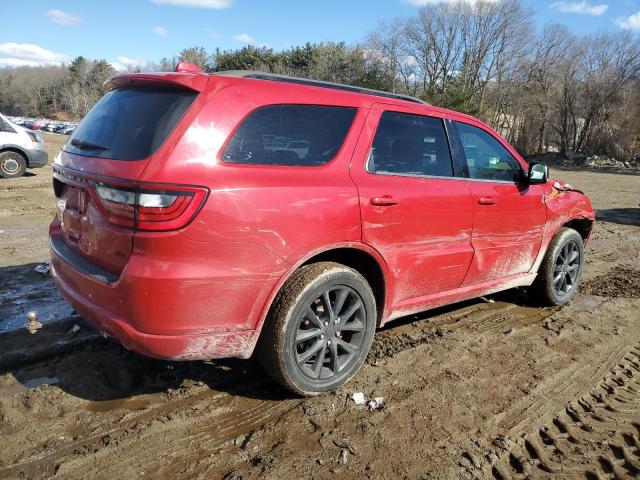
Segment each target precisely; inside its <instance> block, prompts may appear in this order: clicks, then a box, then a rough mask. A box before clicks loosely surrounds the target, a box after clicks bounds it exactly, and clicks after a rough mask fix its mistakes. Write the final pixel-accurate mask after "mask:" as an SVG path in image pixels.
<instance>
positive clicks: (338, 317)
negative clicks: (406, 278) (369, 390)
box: [257, 262, 376, 395]
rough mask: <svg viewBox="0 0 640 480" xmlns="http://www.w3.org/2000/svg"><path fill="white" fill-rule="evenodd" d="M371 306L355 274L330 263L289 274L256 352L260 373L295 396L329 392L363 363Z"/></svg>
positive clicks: (366, 286) (372, 314)
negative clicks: (261, 368) (265, 374)
mask: <svg viewBox="0 0 640 480" xmlns="http://www.w3.org/2000/svg"><path fill="white" fill-rule="evenodd" d="M375 328H376V304H375V298H374V295H373V291H372V290H371V287H370V286H369V284H368V282H367V281H366V280H365V279H364V277H362V275H360V274H359V273H358V272H357V271H355V270H353V269H351V268H349V267H346V266H344V265H341V264H338V263H333V262H321V263H315V264H311V265H306V266H304V267H302V268H300V269H299V270H298V271H297V272H295V273H294V274H293V275H292V276H291V278H290V279H289V280H287V282H286V283H285V285H284V286H283V287H282V289H281V291H280V293H279V294H278V295H277V297H276V299H275V300H274V304H273V306H272V308H271V312H270V314H269V317H268V318H267V320H266V322H265V325H264V327H263V330H262V334H261V336H260V341H259V343H258V347H257V353H258V358H259V360H260V363H261V364H262V367H263V369H264V370H265V371H266V372H267V373H268V374H269V376H271V377H272V378H273V379H274V380H276V381H277V382H278V383H280V384H281V385H283V386H284V387H286V388H288V389H289V390H291V391H292V392H294V393H297V394H299V395H316V394H318V393H321V392H326V391H330V390H334V389H335V388H337V387H338V386H340V385H341V384H343V383H344V382H346V381H347V380H349V378H351V377H352V376H353V375H354V374H355V373H356V372H357V371H358V369H359V368H360V367H361V366H362V364H363V363H364V360H365V358H366V356H367V353H368V351H369V347H370V346H371V342H372V340H373V334H374V332H375Z"/></svg>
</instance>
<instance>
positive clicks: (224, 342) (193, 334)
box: [50, 64, 595, 395]
mask: <svg viewBox="0 0 640 480" xmlns="http://www.w3.org/2000/svg"><path fill="white" fill-rule="evenodd" d="M177 70H178V72H180V73H177V74H175V73H158V74H151V73H136V74H126V75H120V76H116V77H114V78H112V79H111V80H110V81H109V82H108V84H107V88H108V93H107V94H106V95H105V96H104V97H103V98H102V99H101V100H100V101H99V102H98V103H97V104H96V105H95V106H94V108H93V109H92V110H91V111H90V112H89V113H88V114H87V115H86V117H85V118H84V120H83V121H82V123H81V124H80V125H79V126H78V128H77V129H76V130H75V131H74V133H73V135H72V136H71V137H70V138H69V140H68V141H67V143H66V144H65V146H64V147H63V148H62V150H61V152H60V154H59V155H58V156H57V157H56V159H55V162H54V182H53V187H54V192H55V196H56V197H57V202H56V204H57V207H58V211H57V214H56V216H55V219H54V220H53V222H52V224H51V226H50V245H51V255H52V261H51V267H52V268H51V272H52V275H53V278H54V280H55V281H56V283H57V284H58V286H59V288H60V290H61V291H62V293H63V295H64V296H65V298H66V299H67V300H68V301H69V302H70V303H71V305H72V306H73V307H74V308H75V310H76V311H78V312H79V313H80V314H81V315H83V316H84V317H85V318H86V319H87V320H89V321H90V322H91V323H93V324H94V325H95V326H96V327H97V328H99V329H100V330H102V331H104V332H106V333H108V334H110V335H112V336H114V337H116V338H118V339H119V340H120V341H121V342H122V343H124V345H126V346H127V347H128V348H130V349H132V350H135V351H138V352H140V353H143V354H145V355H149V356H152V357H158V358H164V359H172V360H193V359H211V358H220V357H239V358H247V357H249V356H251V355H252V354H253V352H254V349H255V351H256V353H257V355H258V358H259V359H260V362H261V363H262V365H263V367H264V369H265V371H266V372H267V373H268V374H269V375H271V376H272V377H273V378H274V379H275V380H276V381H278V382H279V383H281V384H282V385H284V386H285V387H287V388H289V389H290V390H291V391H293V392H296V393H298V394H303V395H313V394H318V393H320V392H324V391H328V390H332V389H335V388H336V387H338V386H339V385H341V384H342V383H344V382H346V381H347V380H348V379H349V378H350V377H351V376H352V375H354V374H355V373H356V371H357V370H358V369H359V368H360V366H361V365H362V363H363V362H364V360H365V358H366V356H367V352H368V350H369V347H370V345H371V342H372V339H373V336H374V333H375V330H376V328H378V327H380V326H382V325H384V324H386V323H387V322H389V321H391V320H394V319H396V318H399V317H402V316H406V315H410V314H414V313H417V312H420V311H424V310H427V309H430V308H435V307H439V306H442V305H446V304H450V303H455V302H459V301H462V300H466V299H469V298H473V297H477V296H481V295H486V294H490V293H493V292H497V291H500V290H505V289H509V288H514V287H522V286H527V287H530V291H531V292H532V293H533V294H534V295H535V296H536V297H537V298H538V299H539V301H541V302H544V303H546V304H550V305H560V304H564V303H566V302H568V301H569V300H570V299H571V297H572V296H573V295H574V294H575V292H576V290H577V288H578V284H579V282H580V278H581V272H582V267H583V262H584V245H585V244H586V242H587V241H588V239H589V237H590V233H591V229H592V226H593V223H594V219H595V215H594V212H593V209H592V207H591V203H590V201H589V199H588V198H587V197H586V196H585V195H584V194H583V193H581V192H579V191H577V190H573V189H571V188H570V187H569V186H566V185H561V184H559V183H556V182H555V181H553V180H549V179H548V178H547V177H548V170H547V168H546V166H544V165H542V164H537V163H532V164H530V165H528V164H527V163H526V162H525V161H524V160H523V159H522V158H521V157H520V155H518V153H517V152H516V151H515V150H514V149H513V148H512V147H511V146H510V145H509V144H508V143H507V142H506V141H505V140H504V139H503V138H501V137H500V136H499V135H498V134H497V133H496V132H494V131H493V130H492V129H491V128H489V127H488V126H487V125H485V124H484V123H482V122H480V121H479V120H477V119H475V118H473V117H471V116H469V115H464V114H461V113H457V112H453V111H449V110H444V109H441V108H436V107H433V106H430V105H428V104H425V103H424V102H422V101H420V100H417V99H414V98H411V97H406V96H402V95H395V94H390V93H386V92H378V91H372V90H367V89H361V88H356V87H349V86H345V85H337V84H330V83H324V82H317V81H313V80H303V79H294V78H290V77H281V76H277V75H271V74H265V73H255V72H219V73H216V74H211V75H206V74H204V73H202V72H201V71H199V70H198V69H197V67H195V66H190V65H182V64H181V65H179V66H178V69H177Z"/></svg>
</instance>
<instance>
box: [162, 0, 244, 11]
mask: <svg viewBox="0 0 640 480" xmlns="http://www.w3.org/2000/svg"><path fill="white" fill-rule="evenodd" d="M151 1H152V2H153V3H156V4H158V5H176V6H178V7H189V8H210V9H213V10H224V9H225V8H229V7H230V6H231V4H232V3H233V0H151Z"/></svg>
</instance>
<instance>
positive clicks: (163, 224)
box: [93, 182, 208, 231]
mask: <svg viewBox="0 0 640 480" xmlns="http://www.w3.org/2000/svg"><path fill="white" fill-rule="evenodd" d="M93 188H94V192H95V198H96V199H97V200H98V203H99V206H100V208H101V210H102V212H103V213H104V215H105V216H106V217H107V219H108V220H109V221H110V222H111V223H114V224H116V225H121V226H123V227H129V228H134V229H136V230H152V231H166V230H177V229H179V228H182V227H184V226H186V225H187V224H188V223H189V222H191V220H193V218H194V217H195V215H196V214H197V213H198V211H199V210H200V208H201V207H202V205H203V204H204V201H205V199H206V197H207V194H208V190H207V189H206V188H202V187H185V186H176V187H173V186H165V185H162V186H158V185H156V184H148V185H145V184H137V185H136V187H134V188H129V187H122V186H115V185H110V184H105V183H102V182H95V183H93Z"/></svg>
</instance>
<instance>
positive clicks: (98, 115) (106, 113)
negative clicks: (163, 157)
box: [64, 88, 197, 160]
mask: <svg viewBox="0 0 640 480" xmlns="http://www.w3.org/2000/svg"><path fill="white" fill-rule="evenodd" d="M196 96H197V93H196V92H193V91H190V90H178V89H169V88H127V89H123V90H116V91H113V92H109V93H107V94H106V95H105V96H104V97H102V98H101V99H100V101H99V102H98V103H96V104H95V106H94V107H93V108H92V109H91V111H90V112H89V113H88V114H87V115H86V116H85V117H84V119H83V120H82V122H81V123H80V125H78V128H76V129H75V131H74V132H73V134H72V135H71V137H70V138H69V141H68V142H67V143H66V144H65V146H64V150H65V151H67V152H71V153H77V154H80V155H90V156H92V157H101V158H111V159H117V160H139V159H142V158H146V157H148V156H149V155H152V154H153V153H154V152H155V151H156V150H157V149H158V148H159V147H160V145H162V142H164V140H165V139H166V138H167V136H168V135H169V133H171V131H172V130H173V128H174V127H175V126H176V124H177V123H178V121H179V120H180V119H181V118H182V116H183V115H184V113H185V112H186V111H187V109H188V108H189V106H190V105H191V103H192V102H193V100H194V99H195V98H196ZM74 143H75V145H74Z"/></svg>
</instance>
